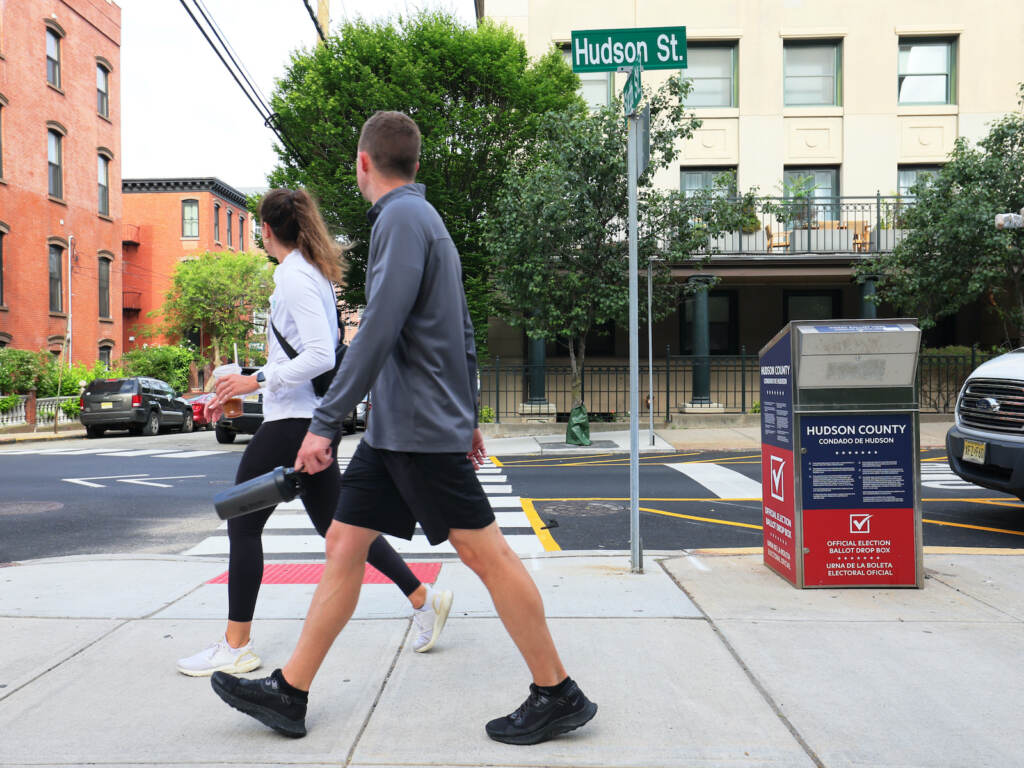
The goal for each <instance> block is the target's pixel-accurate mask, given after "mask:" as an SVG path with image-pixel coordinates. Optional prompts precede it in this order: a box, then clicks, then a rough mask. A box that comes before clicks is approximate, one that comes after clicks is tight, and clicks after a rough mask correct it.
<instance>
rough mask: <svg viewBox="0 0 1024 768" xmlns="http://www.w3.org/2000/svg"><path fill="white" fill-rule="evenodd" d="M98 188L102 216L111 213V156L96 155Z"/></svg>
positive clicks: (99, 208)
mask: <svg viewBox="0 0 1024 768" xmlns="http://www.w3.org/2000/svg"><path fill="white" fill-rule="evenodd" d="M96 172H97V174H96V189H97V197H98V199H99V207H98V210H99V213H100V216H109V215H110V158H109V157H107V156H106V155H102V154H100V155H97V156H96Z"/></svg>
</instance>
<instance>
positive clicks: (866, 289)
mask: <svg viewBox="0 0 1024 768" xmlns="http://www.w3.org/2000/svg"><path fill="white" fill-rule="evenodd" d="M876 280H877V278H876V277H875V276H874V275H869V276H868V277H865V278H864V282H863V283H861V284H860V316H861V317H862V318H865V319H869V320H870V319H874V318H876V317H878V305H877V304H875V302H873V301H871V297H872V296H874V295H875V281H876Z"/></svg>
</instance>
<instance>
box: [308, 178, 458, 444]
mask: <svg viewBox="0 0 1024 768" xmlns="http://www.w3.org/2000/svg"><path fill="white" fill-rule="evenodd" d="M368 217H369V219H370V223H371V225H372V229H371V231H370V256H369V260H368V262H367V268H366V309H365V310H364V312H363V317H362V320H361V321H360V323H359V332H358V333H357V334H356V336H355V338H354V339H353V340H352V343H351V345H350V346H349V349H348V352H347V353H346V354H345V357H344V359H343V360H342V363H341V367H340V368H339V369H338V373H337V374H336V375H335V377H334V382H333V383H332V384H331V388H330V389H329V390H328V391H327V394H326V395H324V398H323V400H322V401H321V403H320V407H319V408H317V409H316V410H315V411H314V412H313V422H312V424H311V425H310V428H309V429H310V431H311V432H313V433H314V434H317V435H320V436H322V437H328V438H333V437H334V436H335V435H336V434H337V432H338V430H339V429H340V428H341V421H342V418H343V417H344V415H345V414H347V413H349V412H350V411H351V410H352V409H353V408H354V407H355V405H356V403H358V402H359V401H360V400H361V399H362V398H363V395H365V394H366V393H367V392H369V391H370V390H372V397H373V410H372V411H371V413H370V416H369V428H368V430H367V433H366V436H365V438H364V439H365V440H366V442H367V443H368V444H369V445H371V446H372V447H374V448H379V449H383V450H389V451H408V452H413V453H456V452H458V453H465V452H467V451H469V449H470V447H471V445H472V440H473V430H474V429H475V427H476V398H477V387H476V344H475V342H474V340H473V323H472V321H471V320H470V318H469V308H468V306H467V304H466V293H465V290H464V289H463V286H462V264H461V262H460V261H459V253H458V251H457V250H456V249H455V244H454V243H453V242H452V239H451V236H450V235H449V234H448V230H447V229H446V228H445V225H444V222H443V221H442V220H441V217H440V215H439V214H438V212H437V211H436V210H435V209H434V206H432V205H431V204H430V203H428V202H427V199H426V187H424V186H423V185H422V184H406V185H405V186H402V187H398V188H397V189H393V190H391V191H390V192H388V193H387V194H386V195H384V196H383V197H381V198H380V199H379V200H378V201H377V203H376V205H374V206H373V208H371V209H370V212H369V214H368Z"/></svg>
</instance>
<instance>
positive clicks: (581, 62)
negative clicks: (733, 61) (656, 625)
mask: <svg viewBox="0 0 1024 768" xmlns="http://www.w3.org/2000/svg"><path fill="white" fill-rule="evenodd" d="M571 54H572V55H571V58H572V71H573V72H620V71H628V72H629V77H628V78H627V79H626V87H625V89H624V90H623V92H622V106H623V110H624V111H625V113H626V126H627V128H628V131H629V143H628V146H627V148H626V166H627V173H628V182H627V187H628V189H627V191H628V197H629V222H628V224H629V540H630V561H631V570H632V571H633V572H634V573H642V572H643V569H644V567H643V551H642V548H641V545H640V418H639V417H640V361H639V341H638V336H639V333H640V328H639V314H640V313H639V304H640V291H639V287H638V285H637V281H638V265H637V192H636V185H637V179H638V178H639V176H640V174H642V173H643V172H644V171H645V170H646V169H647V164H648V160H649V159H650V131H651V109H650V106H647V107H646V108H645V109H644V111H643V113H642V114H641V116H639V117H638V116H637V108H638V107H639V106H640V102H641V101H642V100H643V85H642V83H641V81H640V78H641V73H642V72H643V70H644V69H685V68H686V27H647V28H642V29H591V30H581V31H577V32H573V33H572V48H571ZM641 133H642V134H643V135H642V136H641V135H640V134H641Z"/></svg>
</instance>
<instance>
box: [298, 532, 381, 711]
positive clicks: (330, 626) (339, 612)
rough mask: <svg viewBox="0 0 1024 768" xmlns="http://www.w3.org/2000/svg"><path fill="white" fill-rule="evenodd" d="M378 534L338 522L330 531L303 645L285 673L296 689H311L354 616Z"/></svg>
mask: <svg viewBox="0 0 1024 768" xmlns="http://www.w3.org/2000/svg"><path fill="white" fill-rule="evenodd" d="M378 535H379V534H378V533H377V531H371V530H369V529H367V528H359V527H357V526H354V525H347V524H346V523H340V522H338V521H337V520H335V521H334V522H333V523H331V527H330V528H328V529H327V545H326V552H327V565H326V566H325V567H324V572H323V575H322V576H321V577H320V583H319V584H318V585H317V588H316V591H315V592H314V593H313V600H312V601H311V602H310V605H309V612H308V613H307V614H306V620H305V621H304V622H303V624H302V634H301V635H300V636H299V642H298V644H297V645H296V646H295V650H294V651H292V655H291V658H290V659H289V660H288V663H287V664H285V666H284V667H283V668H282V670H281V671H282V673H283V674H284V679H285V680H287V681H288V683H290V684H291V685H293V686H295V687H296V688H299V689H301V690H304V691H308V690H309V688H310V686H311V685H312V684H313V678H314V677H315V676H316V673H317V670H319V669H320V665H321V664H323V661H324V658H326V656H327V652H328V651H329V650H330V649H331V644H332V643H333V642H334V638H336V637H337V636H338V633H339V632H341V630H342V629H343V628H344V627H345V624H347V623H348V620H349V619H350V618H351V617H352V612H353V611H354V610H355V608H356V603H357V602H358V601H359V590H360V587H362V584H363V572H364V570H365V568H366V553H367V552H368V551H369V549H370V544H372V543H373V540H374V539H376V538H377V536H378Z"/></svg>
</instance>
